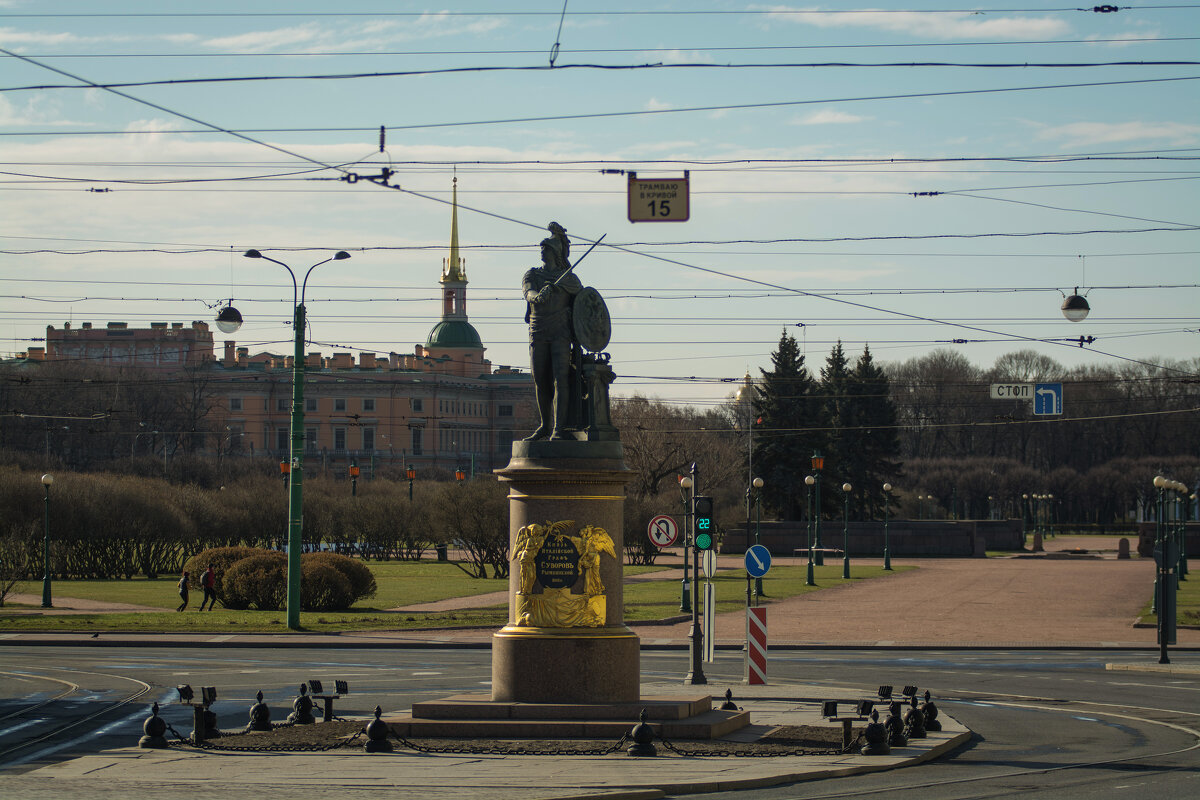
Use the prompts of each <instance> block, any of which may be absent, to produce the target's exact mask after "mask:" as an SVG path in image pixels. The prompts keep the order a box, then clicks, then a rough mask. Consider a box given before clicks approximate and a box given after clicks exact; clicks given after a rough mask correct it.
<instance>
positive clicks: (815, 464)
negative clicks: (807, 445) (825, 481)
mask: <svg viewBox="0 0 1200 800" xmlns="http://www.w3.org/2000/svg"><path fill="white" fill-rule="evenodd" d="M812 468H813V476H814V477H815V479H816V489H815V491H816V495H817V508H816V511H814V512H813V526H814V527H813V530H814V531H815V532H816V540H817V566H818V567H823V566H825V554H824V553H823V552H821V548H822V546H823V545H822V544H821V470H822V469H824V468H825V457H824V456H823V455H821V451H820V450H814V451H813V454H812Z"/></svg>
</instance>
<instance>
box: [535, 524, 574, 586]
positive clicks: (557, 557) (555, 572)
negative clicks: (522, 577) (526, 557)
mask: <svg viewBox="0 0 1200 800" xmlns="http://www.w3.org/2000/svg"><path fill="white" fill-rule="evenodd" d="M534 566H535V567H536V570H537V579H538V583H540V584H541V585H542V586H543V587H545V588H547V589H569V588H570V587H572V586H574V585H575V581H577V580H579V550H578V549H577V548H576V547H575V543H574V542H573V541H571V540H570V539H568V538H567V537H566V536H555V537H553V538H548V539H546V541H545V542H544V543H543V544H542V549H541V550H539V551H538V554H537V558H536V559H534Z"/></svg>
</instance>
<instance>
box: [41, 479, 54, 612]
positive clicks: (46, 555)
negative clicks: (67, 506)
mask: <svg viewBox="0 0 1200 800" xmlns="http://www.w3.org/2000/svg"><path fill="white" fill-rule="evenodd" d="M53 485H54V476H53V475H51V474H50V473H49V472H47V473H46V474H45V475H43V476H42V488H43V489H45V494H46V509H45V519H44V525H43V527H42V608H51V607H52V605H51V598H50V487H51V486H53Z"/></svg>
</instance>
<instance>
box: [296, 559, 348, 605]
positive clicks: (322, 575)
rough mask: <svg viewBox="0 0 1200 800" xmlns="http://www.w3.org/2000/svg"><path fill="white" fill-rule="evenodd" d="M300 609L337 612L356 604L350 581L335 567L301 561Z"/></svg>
mask: <svg viewBox="0 0 1200 800" xmlns="http://www.w3.org/2000/svg"><path fill="white" fill-rule="evenodd" d="M300 582H301V583H300V607H301V608H302V609H303V610H304V611H336V610H339V609H344V608H349V607H350V606H351V605H353V603H354V593H353V590H352V589H351V587H350V581H349V580H347V579H346V577H345V576H344V575H343V574H342V573H341V572H339V571H338V570H337V569H336V568H334V567H333V566H331V565H329V564H327V563H323V562H316V561H311V560H310V561H308V562H305V561H304V560H303V559H301V561H300Z"/></svg>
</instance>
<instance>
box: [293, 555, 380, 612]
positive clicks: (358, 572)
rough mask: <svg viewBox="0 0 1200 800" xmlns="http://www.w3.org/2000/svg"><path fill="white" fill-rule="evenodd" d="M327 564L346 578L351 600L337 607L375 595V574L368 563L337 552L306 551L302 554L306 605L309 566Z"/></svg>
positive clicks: (308, 588) (306, 604)
mask: <svg viewBox="0 0 1200 800" xmlns="http://www.w3.org/2000/svg"><path fill="white" fill-rule="evenodd" d="M310 565H311V566H314V567H315V566H327V567H330V568H332V569H334V570H336V571H337V572H338V573H339V574H340V575H341V576H342V577H343V578H344V579H345V580H346V586H347V592H348V594H349V596H350V601H349V602H348V603H346V604H345V605H343V606H337V608H349V607H350V606H352V605H354V604H355V603H357V602H358V601H359V600H364V599H366V598H368V597H374V596H375V590H376V586H375V575H374V574H372V572H371V570H370V569H369V568H368V567H367V565H366V564H364V563H362V562H361V561H359V560H357V559H353V558H350V557H348V556H343V555H339V554H337V553H328V552H322V553H305V554H304V555H302V556H300V574H301V576H302V577H303V578H304V580H305V585H304V588H303V592H304V595H305V596H304V605H305V606H306V607H307V606H308V593H309V590H310V587H309V586H308V570H309V566H310ZM322 610H324V609H322Z"/></svg>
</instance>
